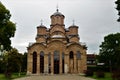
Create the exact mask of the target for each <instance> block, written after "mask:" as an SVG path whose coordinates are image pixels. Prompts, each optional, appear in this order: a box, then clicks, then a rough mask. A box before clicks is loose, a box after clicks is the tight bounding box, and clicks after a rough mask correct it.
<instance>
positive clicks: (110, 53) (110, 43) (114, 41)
mask: <svg viewBox="0 0 120 80" xmlns="http://www.w3.org/2000/svg"><path fill="white" fill-rule="evenodd" d="M99 62H104V63H105V65H106V66H112V67H114V68H120V33H116V34H109V35H107V36H105V37H104V42H102V44H101V45H100V54H99Z"/></svg>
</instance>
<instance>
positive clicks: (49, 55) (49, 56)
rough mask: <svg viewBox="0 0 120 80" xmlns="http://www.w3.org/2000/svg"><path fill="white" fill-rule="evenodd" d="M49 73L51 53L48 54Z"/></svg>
mask: <svg viewBox="0 0 120 80" xmlns="http://www.w3.org/2000/svg"><path fill="white" fill-rule="evenodd" d="M48 72H49V73H51V53H50V52H49V53H48Z"/></svg>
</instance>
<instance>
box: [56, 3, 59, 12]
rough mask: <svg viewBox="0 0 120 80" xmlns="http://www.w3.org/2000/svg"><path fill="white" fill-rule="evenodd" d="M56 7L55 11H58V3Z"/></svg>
mask: <svg viewBox="0 0 120 80" xmlns="http://www.w3.org/2000/svg"><path fill="white" fill-rule="evenodd" d="M56 8H57V9H56V11H57V12H58V11H59V9H58V4H57V6H56Z"/></svg>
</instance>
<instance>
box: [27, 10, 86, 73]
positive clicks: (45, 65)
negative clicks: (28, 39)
mask: <svg viewBox="0 0 120 80" xmlns="http://www.w3.org/2000/svg"><path fill="white" fill-rule="evenodd" d="M50 18H51V25H50V28H47V27H46V26H44V25H43V24H42V23H41V25H40V26H38V27H37V36H36V42H35V43H32V44H29V46H28V48H27V50H28V55H27V74H42V73H45V74H70V73H71V74H73V73H76V74H77V73H83V72H84V70H86V69H87V64H86V63H87V62H86V50H87V47H86V45H85V44H82V43H80V42H79V40H80V37H79V34H78V26H76V25H75V24H74V23H73V25H71V26H69V27H68V28H65V25H64V18H65V16H64V15H63V14H62V13H60V12H59V11H58V9H57V11H56V12H55V13H54V14H52V15H51V17H50Z"/></svg>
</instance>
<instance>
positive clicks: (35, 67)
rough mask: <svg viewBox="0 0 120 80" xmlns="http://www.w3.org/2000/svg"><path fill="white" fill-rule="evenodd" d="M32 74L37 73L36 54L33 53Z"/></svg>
mask: <svg viewBox="0 0 120 80" xmlns="http://www.w3.org/2000/svg"><path fill="white" fill-rule="evenodd" d="M32 69H33V70H32V73H33V74H34V73H36V71H37V53H36V52H33V68H32Z"/></svg>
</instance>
